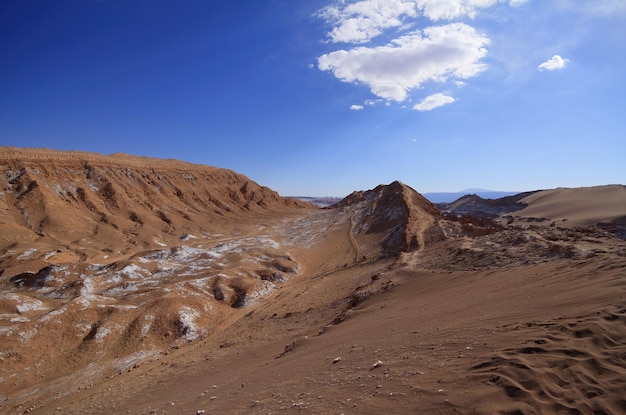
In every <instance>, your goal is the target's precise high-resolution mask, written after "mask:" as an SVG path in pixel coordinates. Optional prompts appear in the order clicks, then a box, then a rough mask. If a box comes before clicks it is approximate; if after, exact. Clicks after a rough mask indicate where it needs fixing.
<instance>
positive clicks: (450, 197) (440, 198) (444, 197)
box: [423, 189, 520, 203]
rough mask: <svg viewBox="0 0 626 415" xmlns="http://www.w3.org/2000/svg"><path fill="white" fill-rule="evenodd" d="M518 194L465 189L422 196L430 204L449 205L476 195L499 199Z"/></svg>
mask: <svg viewBox="0 0 626 415" xmlns="http://www.w3.org/2000/svg"><path fill="white" fill-rule="evenodd" d="M518 193H520V192H504V191H495V190H487V189H466V190H461V191H460V192H432V193H423V196H424V197H425V198H426V199H428V200H430V201H431V202H432V203H451V202H454V201H455V200H458V199H460V198H462V197H463V196H466V195H477V196H480V197H481V198H483V199H499V198H501V197H507V196H513V195H516V194H518Z"/></svg>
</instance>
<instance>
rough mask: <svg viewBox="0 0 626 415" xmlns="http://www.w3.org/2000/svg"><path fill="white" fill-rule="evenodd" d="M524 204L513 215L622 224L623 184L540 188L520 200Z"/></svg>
mask: <svg viewBox="0 0 626 415" xmlns="http://www.w3.org/2000/svg"><path fill="white" fill-rule="evenodd" d="M521 202H522V203H527V204H528V206H527V207H526V208H524V209H522V210H521V211H518V212H515V215H519V216H528V217H535V218H548V219H552V220H556V221H560V222H563V223H560V224H559V225H561V226H588V225H595V224H597V223H599V222H602V221H606V222H617V223H620V224H626V186H623V185H610V186H595V187H583V188H576V189H567V188H559V189H553V190H543V191H540V192H537V193H534V194H532V195H530V196H528V197H526V198H524V199H522V200H521Z"/></svg>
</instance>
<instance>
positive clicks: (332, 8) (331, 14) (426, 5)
mask: <svg viewBox="0 0 626 415" xmlns="http://www.w3.org/2000/svg"><path fill="white" fill-rule="evenodd" d="M499 2H503V0H360V1H352V2H346V1H344V0H340V1H336V2H335V3H334V4H332V5H329V6H326V7H324V8H322V9H321V10H319V11H318V12H317V14H316V16H317V17H319V18H321V19H322V20H324V21H326V23H328V24H330V25H331V26H333V28H332V30H331V31H330V32H328V39H329V41H331V42H333V43H339V42H344V43H367V42H369V41H371V40H372V39H373V38H375V37H376V36H379V35H380V34H382V33H383V32H385V31H386V30H388V29H391V28H401V27H403V26H407V25H408V24H407V20H408V19H414V18H416V17H418V16H420V15H422V16H424V17H426V18H428V19H430V20H431V21H440V20H450V19H455V18H460V17H464V16H467V17H470V18H474V17H475V16H476V14H477V13H478V11H479V10H480V9H486V8H489V7H492V6H494V5H496V4H497V3H499ZM526 2H527V0H509V1H508V4H510V5H511V6H519V5H521V4H523V3H526Z"/></svg>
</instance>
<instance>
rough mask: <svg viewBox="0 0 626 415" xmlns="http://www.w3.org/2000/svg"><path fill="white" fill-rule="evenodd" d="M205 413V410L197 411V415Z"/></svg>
mask: <svg viewBox="0 0 626 415" xmlns="http://www.w3.org/2000/svg"><path fill="white" fill-rule="evenodd" d="M203 413H204V409H198V410H197V411H196V415H200V414H203Z"/></svg>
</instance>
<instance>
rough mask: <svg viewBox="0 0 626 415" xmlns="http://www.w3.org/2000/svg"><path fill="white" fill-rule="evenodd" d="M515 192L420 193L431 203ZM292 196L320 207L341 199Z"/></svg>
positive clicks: (472, 190) (498, 197)
mask: <svg viewBox="0 0 626 415" xmlns="http://www.w3.org/2000/svg"><path fill="white" fill-rule="evenodd" d="M517 194H519V192H503V191H495V190H487V189H466V190H461V191H460V192H432V193H422V196H424V197H425V198H426V199H428V200H429V201H430V202H431V203H451V202H454V201H456V200H458V199H460V198H462V197H463V196H467V195H477V196H480V197H481V198H483V199H500V198H502V197H507V196H514V195H517ZM293 198H294V199H299V200H303V201H306V202H311V203H313V204H315V205H317V206H320V207H328V206H332V205H334V204H335V203H339V201H341V198H340V197H330V196H329V197H313V196H295V197H293Z"/></svg>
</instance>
